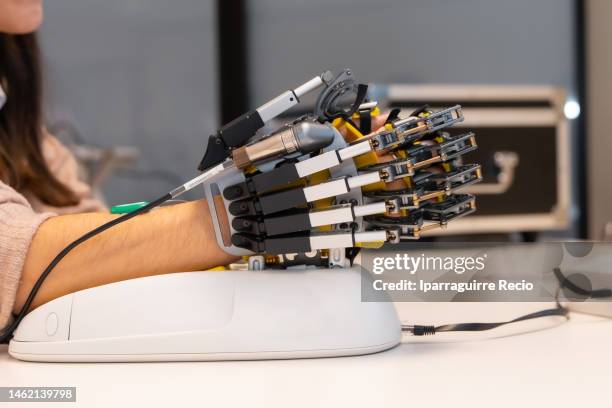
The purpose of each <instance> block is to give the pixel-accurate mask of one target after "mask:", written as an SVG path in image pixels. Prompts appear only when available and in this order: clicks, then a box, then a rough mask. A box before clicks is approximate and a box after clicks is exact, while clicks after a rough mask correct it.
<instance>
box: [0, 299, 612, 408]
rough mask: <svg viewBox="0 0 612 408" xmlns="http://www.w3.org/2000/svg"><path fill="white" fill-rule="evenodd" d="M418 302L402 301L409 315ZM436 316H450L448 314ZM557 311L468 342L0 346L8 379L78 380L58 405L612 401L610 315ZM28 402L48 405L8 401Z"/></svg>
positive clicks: (513, 312)
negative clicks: (148, 354) (239, 357)
mask: <svg viewBox="0 0 612 408" xmlns="http://www.w3.org/2000/svg"><path fill="white" fill-rule="evenodd" d="M483 306H484V305H483V304H472V305H471V306H469V307H468V305H466V304H460V305H457V304H450V305H447V306H445V309H444V310H443V311H448V310H449V309H448V308H449V307H452V308H453V310H454V311H455V312H456V311H457V309H459V310H460V312H461V313H455V315H456V316H455V317H454V318H453V319H452V320H453V321H457V322H458V321H472V320H473V318H474V317H475V316H477V315H478V313H480V314H482V313H483V312H482V311H483ZM425 307H426V308H427V309H426V310H429V311H431V310H432V309H433V311H434V312H435V311H436V310H437V311H438V312H440V310H441V309H440V308H438V309H436V308H435V307H431V306H429V305H426V306H425ZM485 308H486V313H489V315H490V316H491V317H492V316H495V317H497V318H501V319H505V318H508V317H516V316H517V315H518V314H519V313H522V311H521V310H518V309H520V307H519V308H517V307H515V306H502V305H501V304H499V305H495V306H493V307H485ZM523 308H524V307H523ZM416 309H418V307H417V306H416V305H413V304H402V305H401V307H400V316H402V318H405V316H406V314H408V315H410V314H411V313H412V312H414V311H415V310H416ZM422 310H424V309H421V311H422ZM476 310H477V311H478V312H475V311H476ZM531 310H533V306H532V307H531ZM536 310H537V308H536ZM425 314H426V313H425ZM419 316H420V317H421V318H423V316H424V315H423V314H422V313H421V314H420V315H419ZM461 317H463V318H461ZM434 320H435V323H436V324H437V323H439V322H440V323H441V322H442V321H444V319H443V315H442V314H440V315H439V316H434ZM544 320H545V319H544ZM447 321H448V319H447ZM557 321H558V320H557ZM557 321H555V322H553V321H552V320H550V321H549V322H548V323H545V322H539V323H537V324H538V325H539V326H537V327H536V326H531V327H528V326H524V327H522V329H529V328H532V329H534V328H542V327H544V326H546V325H548V326H549V327H548V328H546V329H544V330H541V331H536V332H530V333H522V334H518V335H513V336H509V337H502V338H494V339H490V338H489V339H480V340H471V339H478V335H472V337H469V336H467V337H466V336H463V338H462V339H460V340H461V341H458V339H457V338H453V337H446V339H445V338H444V337H443V336H444V334H440V335H437V336H436V337H435V338H430V339H429V341H430V342H429V343H419V342H415V340H416V338H414V337H410V338H406V340H405V341H404V343H402V344H401V345H400V346H398V347H396V348H394V349H392V350H389V351H386V352H383V353H379V354H374V355H368V356H360V357H344V358H328V359H312V360H285V361H237V362H212V363H211V362H187V363H131V364H126V363H103V364H101V363H97V364H86V363H79V364H57V363H28V362H22V361H18V360H15V359H13V358H11V357H10V356H9V355H8V354H7V352H6V346H0V386H75V387H77V403H76V404H74V403H53V404H52V406H53V407H63V406H67V407H74V406H79V407H81V406H83V407H123V406H126V407H127V406H129V407H136V406H138V407H186V406H200V407H220V406H232V407H266V408H274V407H319V406H325V407H414V406H423V407H451V406H452V407H487V408H490V407H523V406H526V407H555V408H559V407H572V408H575V407H577V406H588V405H589V404H591V403H595V404H597V406H609V404H610V403H609V401H610V396H611V395H610V387H611V386H612V320H609V319H605V318H600V317H594V316H588V315H580V314H573V315H572V318H571V319H570V321H569V322H567V323H562V324H557V323H556V322H557ZM423 322H424V321H423ZM428 322H429V321H428ZM529 324H531V325H533V324H535V323H529ZM529 324H528V325H529ZM542 324H544V326H542ZM507 330H514V331H515V332H516V330H517V328H516V327H514V328H512V329H507ZM498 334H499V333H498ZM503 334H511V333H509V332H508V333H503ZM448 336H452V334H449V335H448ZM489 336H490V334H489ZM480 337H482V335H481V336H480ZM468 339H470V341H466V340H468ZM433 340H436V342H432V341H433ZM440 340H442V341H443V342H440ZM449 340H453V341H450V342H449ZM0 405H2V404H1V403H0ZM28 405H31V406H34V407H40V406H42V405H43V404H41V403H33V404H25V403H12V404H9V403H5V406H15V407H25V406H28ZM594 406H595V405H594Z"/></svg>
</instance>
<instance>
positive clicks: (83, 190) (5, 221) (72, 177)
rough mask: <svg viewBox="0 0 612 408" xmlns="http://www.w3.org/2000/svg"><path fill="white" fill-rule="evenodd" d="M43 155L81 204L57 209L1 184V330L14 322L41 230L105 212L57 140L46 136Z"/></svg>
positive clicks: (66, 151) (69, 154)
mask: <svg viewBox="0 0 612 408" xmlns="http://www.w3.org/2000/svg"><path fill="white" fill-rule="evenodd" d="M43 153H44V156H45V159H46V161H47V164H48V166H49V169H50V170H51V172H52V173H53V174H54V175H55V176H56V177H57V179H58V180H60V181H61V182H63V183H64V184H65V185H67V186H68V187H70V188H71V189H72V190H73V191H74V192H75V193H76V194H77V195H78V196H79V197H80V198H81V201H80V203H79V204H78V205H76V206H73V207H63V208H54V207H50V206H47V205H45V204H43V203H42V202H41V201H40V200H38V199H37V198H36V197H34V196H33V195H32V194H31V193H29V192H27V191H25V192H21V193H19V192H17V191H15V190H14V189H12V188H11V187H9V186H8V185H6V184H4V183H2V182H0V327H4V326H5V325H6V324H8V322H9V320H10V319H11V310H12V309H13V305H14V303H15V295H16V293H17V288H18V286H19V279H20V277H21V270H22V268H23V264H24V261H25V258H26V255H27V252H28V248H29V247H30V243H31V242H32V237H33V236H34V234H35V233H36V230H37V229H38V226H39V225H40V224H41V223H42V222H43V221H45V220H46V219H47V218H49V217H52V216H54V215H57V214H66V213H77V212H91V211H103V210H104V206H103V205H102V203H100V202H99V201H97V200H94V199H92V198H91V192H90V190H89V187H88V186H87V185H86V184H84V183H83V182H81V181H79V179H78V176H77V163H76V160H75V159H74V157H73V156H72V154H71V153H70V152H69V151H68V150H67V149H66V148H65V147H64V146H63V145H62V144H61V143H60V142H59V141H58V140H57V139H56V138H55V137H53V136H51V135H48V134H46V135H45V137H44V139H43Z"/></svg>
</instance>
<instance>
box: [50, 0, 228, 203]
mask: <svg viewBox="0 0 612 408" xmlns="http://www.w3.org/2000/svg"><path fill="white" fill-rule="evenodd" d="M45 6H46V20H45V23H44V27H43V29H42V33H41V37H42V42H43V47H44V53H45V56H46V64H47V80H48V88H49V90H48V103H47V104H48V106H49V109H48V113H49V114H48V116H49V118H50V121H54V120H57V119H68V120H70V121H72V122H73V123H75V124H76V126H77V127H78V129H79V130H80V131H81V132H82V135H83V137H84V139H85V140H86V141H87V142H90V143H94V144H98V145H102V146H112V145H132V146H136V147H137V148H138V149H140V150H141V159H140V161H139V163H138V167H139V168H142V169H167V170H169V171H171V172H172V173H174V174H176V175H177V176H178V178H179V179H185V180H186V179H187V178H189V177H192V176H193V175H194V174H195V172H196V168H197V165H198V163H199V160H200V159H201V156H202V152H203V149H204V145H205V144H204V143H205V137H206V136H207V135H208V134H210V133H211V132H213V131H214V130H215V129H216V127H217V117H218V112H217V99H218V98H217V83H216V79H217V76H216V50H215V42H216V27H215V7H214V1H213V0H173V1H167V0H147V1H143V0H105V1H83V0H54V1H51V2H47V3H46V4H45ZM171 187H172V186H171V181H170V180H164V179H159V178H139V179H134V178H129V179H128V178H116V179H113V180H112V183H111V184H110V185H109V186H108V188H106V191H105V192H106V196H107V198H108V201H109V203H110V204H113V203H119V202H126V201H137V200H143V199H151V198H153V197H155V196H158V195H159V194H161V193H163V192H165V191H167V190H168V189H169V188H171Z"/></svg>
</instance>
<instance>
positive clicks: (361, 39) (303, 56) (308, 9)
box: [247, 0, 575, 105]
mask: <svg viewBox="0 0 612 408" xmlns="http://www.w3.org/2000/svg"><path fill="white" fill-rule="evenodd" d="M247 3H248V11H249V16H250V17H251V18H250V30H249V33H250V50H251V54H250V68H251V73H252V76H251V80H252V81H251V83H252V91H253V92H252V95H253V105H259V104H260V103H261V102H263V101H265V100H266V99H267V98H270V97H271V96H273V95H275V94H276V93H278V92H279V91H280V90H282V89H285V88H287V87H290V86H293V85H296V84H298V83H300V82H302V81H304V80H305V79H307V78H310V77H312V76H313V75H314V74H316V73H318V72H320V71H323V70H325V69H334V70H338V69H341V68H344V67H350V68H352V69H353V70H354V71H355V74H356V75H357V77H358V78H359V79H360V80H361V81H367V82H384V83H391V82H412V83H485V84H486V83H496V84H524V83H527V84H552V85H562V86H565V87H567V88H568V89H569V91H570V93H571V92H572V91H573V89H574V75H575V68H574V64H573V60H574V55H573V53H574V45H575V44H574V37H575V35H574V17H573V12H574V1H573V0H538V1H532V0H512V1H507V0H454V1H447V0H428V1H417V0H410V1H402V0H379V1H375V2H373V1H369V0H333V1H328V0H311V1H308V2H295V1H291V2H290V1H283V0H248V1H247Z"/></svg>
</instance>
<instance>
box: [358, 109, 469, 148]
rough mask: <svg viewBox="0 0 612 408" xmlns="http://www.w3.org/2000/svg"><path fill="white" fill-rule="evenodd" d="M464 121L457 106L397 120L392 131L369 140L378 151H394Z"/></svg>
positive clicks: (392, 123) (375, 135)
mask: <svg viewBox="0 0 612 408" xmlns="http://www.w3.org/2000/svg"><path fill="white" fill-rule="evenodd" d="M463 119H464V117H463V111H462V110H461V106H459V105H456V106H453V107H450V108H447V109H443V110H441V111H438V112H431V111H427V113H426V114H423V115H422V116H418V117H409V118H405V119H397V120H395V121H393V122H391V126H392V129H386V130H383V131H380V132H376V133H375V134H373V135H372V136H371V137H368V138H369V139H372V144H373V146H374V148H375V150H377V151H388V150H392V149H394V148H396V147H398V146H400V145H405V144H409V143H413V142H415V141H417V140H418V139H420V138H422V137H423V136H425V135H427V134H430V133H433V132H436V131H439V130H442V129H444V128H447V127H450V126H453V125H454V124H456V123H459V122H462V121H463Z"/></svg>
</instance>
